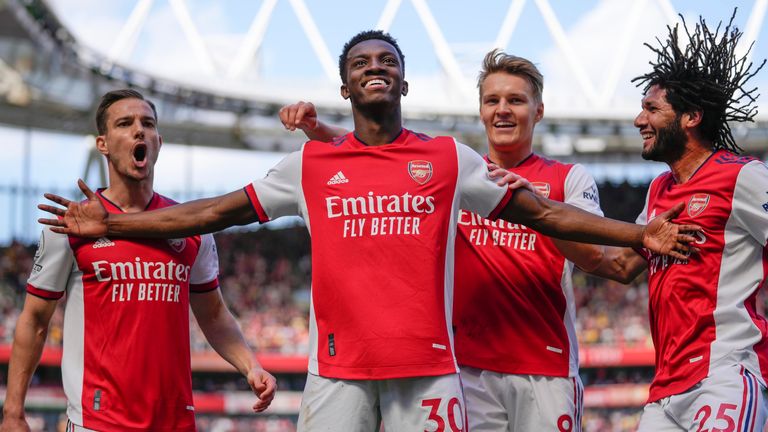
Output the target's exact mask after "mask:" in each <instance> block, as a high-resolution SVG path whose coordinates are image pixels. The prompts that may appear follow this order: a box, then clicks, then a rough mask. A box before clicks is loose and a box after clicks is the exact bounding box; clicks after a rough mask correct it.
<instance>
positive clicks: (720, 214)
mask: <svg viewBox="0 0 768 432" xmlns="http://www.w3.org/2000/svg"><path fill="white" fill-rule="evenodd" d="M732 190H733V189H732V188H712V187H707V186H706V185H701V186H698V187H696V186H694V187H685V188H667V189H665V190H658V191H656V192H655V193H652V194H651V196H650V197H649V201H648V215H647V216H648V220H649V221H650V220H653V219H654V218H655V217H656V216H657V215H659V214H661V213H663V212H665V211H666V210H668V209H670V208H672V207H674V206H675V205H677V204H678V203H683V205H684V207H683V210H682V212H681V213H680V214H679V215H678V216H677V217H676V218H675V219H674V221H675V222H676V223H680V224H695V225H699V226H701V227H702V228H703V229H704V232H705V233H706V234H707V235H708V236H721V235H722V234H723V232H724V230H725V226H726V223H727V221H728V218H729V217H730V214H731V209H732V205H733V192H732Z"/></svg>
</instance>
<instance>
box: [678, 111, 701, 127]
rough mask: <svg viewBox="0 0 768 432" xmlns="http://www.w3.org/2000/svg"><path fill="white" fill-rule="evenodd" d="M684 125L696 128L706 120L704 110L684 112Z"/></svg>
mask: <svg viewBox="0 0 768 432" xmlns="http://www.w3.org/2000/svg"><path fill="white" fill-rule="evenodd" d="M682 120H683V125H682V126H683V127H689V128H696V127H698V126H699V125H700V124H701V122H702V120H704V112H703V111H691V112H687V113H685V114H683V118H682Z"/></svg>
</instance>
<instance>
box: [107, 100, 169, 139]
mask: <svg viewBox="0 0 768 432" xmlns="http://www.w3.org/2000/svg"><path fill="white" fill-rule="evenodd" d="M123 99H139V100H143V101H144V102H146V103H147V104H148V105H149V106H150V108H152V113H153V114H154V115H155V121H157V109H156V108H155V104H153V103H152V101H150V100H149V99H145V98H144V95H142V94H141V93H139V92H137V91H136V90H133V89H120V90H112V91H110V92H107V93H105V94H104V96H102V97H101V101H100V102H99V107H98V108H97V109H96V130H97V131H98V132H99V135H104V134H106V133H107V109H109V107H111V106H112V104H114V103H115V102H117V101H119V100H123Z"/></svg>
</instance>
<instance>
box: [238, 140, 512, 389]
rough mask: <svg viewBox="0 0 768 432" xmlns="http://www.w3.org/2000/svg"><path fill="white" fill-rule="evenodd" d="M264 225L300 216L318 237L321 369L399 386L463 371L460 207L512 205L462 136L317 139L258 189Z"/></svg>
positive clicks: (315, 300) (313, 334)
mask: <svg viewBox="0 0 768 432" xmlns="http://www.w3.org/2000/svg"><path fill="white" fill-rule="evenodd" d="M246 192H247V193H248V196H249V197H250V199H251V200H252V204H253V206H254V209H255V210H256V212H257V213H258V215H259V220H260V221H261V222H266V221H268V220H271V219H274V218H276V217H279V216H283V215H289V214H300V215H301V216H302V217H303V218H304V221H305V222H306V224H307V227H308V229H309V231H310V234H311V238H312V300H311V312H310V355H309V358H310V360H309V371H310V372H311V373H313V374H316V375H320V376H323V377H328V378H342V379H389V378H406V377H415V376H435V375H444V374H449V373H455V372H457V370H458V368H457V366H456V360H455V357H454V354H453V338H452V333H451V330H450V325H451V305H452V302H453V253H454V242H455V233H456V225H457V224H456V223H457V218H458V214H459V208H468V209H472V210H473V211H475V212H477V213H479V214H481V215H483V216H488V217H490V218H494V217H495V215H496V214H497V213H498V212H499V211H500V210H501V209H502V208H503V206H504V205H505V204H506V203H507V201H508V200H509V198H510V197H511V192H510V191H509V190H508V188H506V187H501V186H498V185H496V183H495V182H494V181H492V180H490V179H489V177H488V170H487V168H486V164H485V161H483V159H482V158H481V157H480V156H479V155H478V154H477V153H475V152H474V151H473V150H472V149H470V148H469V147H467V146H465V145H463V144H459V143H457V142H456V141H455V140H454V139H453V138H450V137H438V138H434V139H433V138H430V137H427V136H425V135H422V134H418V133H414V132H411V131H408V130H405V129H404V130H403V131H402V133H401V134H400V135H399V136H398V137H397V138H396V139H395V140H394V141H393V142H392V143H390V144H386V145H382V146H366V145H365V144H363V143H361V142H360V141H358V140H357V139H356V138H355V136H354V134H353V133H350V134H347V135H345V136H342V137H339V138H337V139H336V140H334V141H333V142H331V143H322V142H317V141H310V142H308V143H306V144H305V145H304V146H303V148H302V150H301V151H298V152H295V153H292V154H290V155H288V156H287V157H286V158H285V159H284V160H283V161H281V162H280V163H279V164H278V165H277V166H276V167H275V168H273V169H272V170H270V172H269V173H268V174H267V176H266V178H264V179H262V180H257V181H254V182H253V183H252V184H250V185H248V186H246Z"/></svg>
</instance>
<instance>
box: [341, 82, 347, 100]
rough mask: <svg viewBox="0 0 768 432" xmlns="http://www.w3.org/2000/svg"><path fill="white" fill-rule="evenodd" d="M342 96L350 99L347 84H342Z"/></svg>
mask: <svg viewBox="0 0 768 432" xmlns="http://www.w3.org/2000/svg"><path fill="white" fill-rule="evenodd" d="M340 90H341V97H343V98H344V99H349V87H347V85H346V84H342V85H341V89H340Z"/></svg>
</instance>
